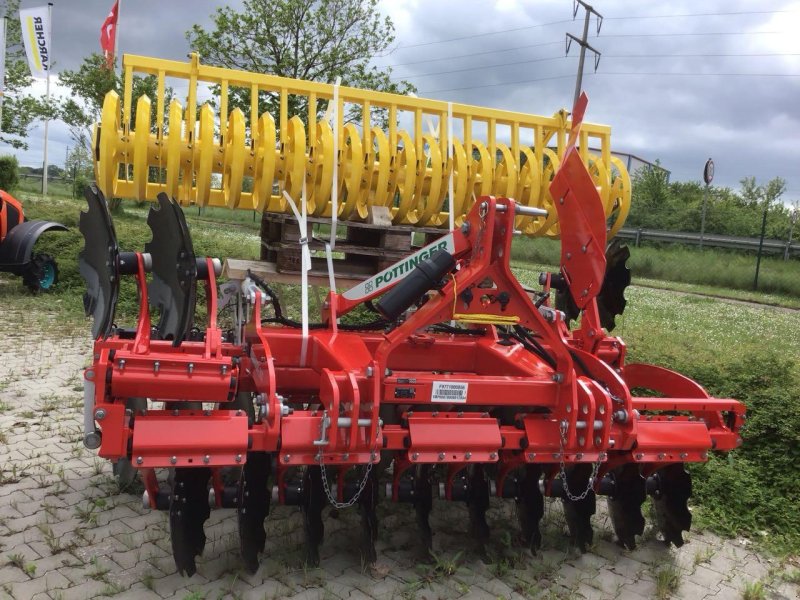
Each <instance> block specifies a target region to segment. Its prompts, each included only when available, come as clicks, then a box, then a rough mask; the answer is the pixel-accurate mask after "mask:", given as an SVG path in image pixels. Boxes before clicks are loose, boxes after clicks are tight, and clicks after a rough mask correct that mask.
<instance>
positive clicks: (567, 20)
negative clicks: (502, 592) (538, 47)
mask: <svg viewBox="0 0 800 600" xmlns="http://www.w3.org/2000/svg"><path fill="white" fill-rule="evenodd" d="M562 23H572V19H562V20H561V21H550V22H549V23H539V24H538V25H526V26H525V27H514V28H512V29H498V30H497V31H487V32H485V33H474V34H472V35H464V36H461V37H454V38H448V39H446V40H438V41H436V42H423V43H421V44H408V45H405V46H397V47H396V48H395V49H396V50H400V49H404V48H419V47H420V46H432V45H434V44H445V43H447V42H456V41H458V40H471V39H472V38H478V37H486V36H487V35H496V34H498V33H511V32H513V31H525V30H527V29H536V28H537V27H547V26H549V25H561V24H562Z"/></svg>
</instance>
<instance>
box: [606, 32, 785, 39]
mask: <svg viewBox="0 0 800 600" xmlns="http://www.w3.org/2000/svg"><path fill="white" fill-rule="evenodd" d="M788 33H795V32H794V31H712V32H683V33H612V34H606V35H604V36H603V37H607V38H610V37H611V38H625V37H678V36H696V35H702V36H708V35H772V34H784V35H785V34H788Z"/></svg>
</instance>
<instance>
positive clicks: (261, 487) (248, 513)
mask: <svg viewBox="0 0 800 600" xmlns="http://www.w3.org/2000/svg"><path fill="white" fill-rule="evenodd" d="M271 469H272V461H271V458H270V455H269V454H267V453H266V452H248V453H247V462H246V463H245V465H244V468H243V469H242V474H241V477H240V479H239V498H238V502H237V506H236V510H237V515H238V522H239V549H240V551H241V553H242V560H243V561H244V564H245V568H246V569H247V570H248V571H249V572H250V573H255V572H256V571H257V570H258V554H259V552H263V551H264V545H265V544H266V541H267V532H266V530H265V529H264V519H266V518H267V515H268V514H269V503H270V499H271V493H270V489H269V485H268V484H269V476H270V471H271Z"/></svg>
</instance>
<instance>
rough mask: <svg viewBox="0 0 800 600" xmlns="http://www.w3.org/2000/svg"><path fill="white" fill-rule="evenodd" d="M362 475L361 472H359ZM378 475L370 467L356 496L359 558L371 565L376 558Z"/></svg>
mask: <svg viewBox="0 0 800 600" xmlns="http://www.w3.org/2000/svg"><path fill="white" fill-rule="evenodd" d="M359 475H360V476H361V477H363V473H360V474H359ZM377 506H378V476H377V474H376V473H375V470H374V469H372V470H370V472H369V475H367V483H366V485H365V486H364V489H363V490H362V491H361V495H360V496H359V497H358V508H359V512H360V513H361V558H362V559H363V561H364V563H365V564H368V565H373V564H375V562H376V561H377V560H378V553H377V552H376V551H375V540H377V539H378V515H377V512H376V510H377Z"/></svg>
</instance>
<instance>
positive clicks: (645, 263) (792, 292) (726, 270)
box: [511, 238, 800, 297]
mask: <svg viewBox="0 0 800 600" xmlns="http://www.w3.org/2000/svg"><path fill="white" fill-rule="evenodd" d="M630 249H631V258H630V260H629V261H628V266H629V267H630V268H631V271H632V273H633V274H634V276H635V277H646V278H650V279H658V280H663V281H675V282H679V283H688V284H699V285H703V286H711V287H720V288H730V289H736V290H752V289H753V276H754V275H755V268H756V257H755V255H754V254H749V253H742V252H734V251H726V250H719V249H708V248H706V249H705V250H703V251H702V252H701V251H700V250H699V249H697V248H688V247H685V246H679V245H661V246H659V245H641V246H639V247H638V248H636V247H634V246H633V245H631V246H630ZM511 256H512V259H513V260H514V261H517V262H519V263H536V264H544V265H557V264H558V261H559V257H560V256H561V246H560V244H559V242H558V241H554V240H548V239H544V238H517V239H515V240H514V246H513V249H512V251H511ZM758 289H759V291H760V292H764V293H768V294H781V295H787V296H797V297H800V260H798V259H797V258H792V259H791V260H788V261H784V260H783V258H782V257H775V256H764V257H762V259H761V269H760V273H759V277H758Z"/></svg>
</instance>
